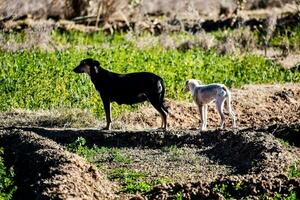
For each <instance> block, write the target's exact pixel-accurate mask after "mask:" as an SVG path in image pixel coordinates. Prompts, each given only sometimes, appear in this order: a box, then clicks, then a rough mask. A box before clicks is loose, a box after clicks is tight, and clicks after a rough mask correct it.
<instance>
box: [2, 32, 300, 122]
mask: <svg viewBox="0 0 300 200" xmlns="http://www.w3.org/2000/svg"><path fill="white" fill-rule="evenodd" d="M52 37H53V38H54V39H55V40H56V42H59V43H61V44H64V45H66V44H69V45H70V47H69V48H68V49H66V50H64V51H54V52H53V51H52V52H46V51H41V50H38V49H36V50H30V51H29V50H22V51H17V52H7V51H0V57H1V59H0V91H1V93H0V102H1V103H0V111H7V110H11V109H12V108H21V109H30V110H36V109H52V108H62V107H63V108H80V109H88V110H90V111H91V112H93V113H94V114H96V115H97V116H98V117H102V116H103V115H104V113H103V108H102V104H101V100H100V98H99V95H98V93H97V92H96V91H95V89H94V87H93V85H92V83H91V81H90V80H89V78H88V77H87V76H86V75H82V74H81V75H79V74H75V73H74V72H73V71H72V69H73V68H74V67H75V66H76V65H78V63H79V61H80V60H81V59H84V58H87V57H92V58H95V59H98V60H100V62H101V63H102V66H103V67H104V68H106V69H109V70H112V71H115V72H119V73H129V72H135V71H149V72H154V73H156V74H158V75H160V76H161V77H163V78H164V80H165V82H166V96H167V97H168V98H173V99H186V98H187V97H188V95H187V94H184V93H183V91H182V88H183V87H184V83H185V80H186V79H189V78H197V79H200V80H202V81H203V82H205V83H212V82H222V83H224V84H226V85H228V86H229V87H240V86H242V85H244V84H250V83H275V82H276V83H278V82H279V83H283V82H299V81H300V74H299V72H295V73H292V72H290V71H286V70H282V69H281V67H280V66H279V65H278V64H275V63H274V62H272V61H269V60H266V59H264V58H262V57H259V56H255V55H250V54H249V55H245V56H227V55H225V56H220V55H218V54H217V53H215V52H214V51H208V52H205V51H203V50H200V49H194V50H189V51H187V52H185V53H182V52H178V51H177V50H164V49H163V48H162V47H159V46H157V47H154V48H150V49H138V48H136V47H135V46H134V45H133V44H132V43H131V42H126V40H125V39H124V38H125V36H124V35H120V34H117V35H115V36H114V37H112V36H104V35H103V34H102V33H95V34H92V35H91V34H90V35H85V34H83V33H77V32H75V33H65V34H61V35H60V34H59V33H58V32H54V33H53V35H52ZM103 43H108V44H109V47H108V48H102V47H101V44H103ZM76 45H79V46H80V45H83V46H85V45H93V46H92V47H91V48H90V49H88V50H84V49H82V48H77V47H76ZM125 109H132V107H130V106H113V115H114V116H116V115H118V114H119V113H121V112H122V111H124V110H125Z"/></svg>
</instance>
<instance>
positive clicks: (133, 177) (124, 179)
mask: <svg viewBox="0 0 300 200" xmlns="http://www.w3.org/2000/svg"><path fill="white" fill-rule="evenodd" d="M148 176H149V175H148V174H146V173H144V172H140V171H135V170H131V169H128V168H115V169H113V170H112V171H111V172H110V173H109V175H108V178H109V179H110V180H113V181H118V182H119V183H120V184H121V186H122V187H121V190H120V192H125V193H132V194H135V193H145V192H149V191H150V190H151V189H152V188H153V187H154V186H155V185H158V184H164V183H167V182H169V180H167V179H163V178H157V179H155V180H152V181H149V180H148Z"/></svg>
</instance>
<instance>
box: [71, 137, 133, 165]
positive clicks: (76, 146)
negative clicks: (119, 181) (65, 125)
mask: <svg viewBox="0 0 300 200" xmlns="http://www.w3.org/2000/svg"><path fill="white" fill-rule="evenodd" d="M67 148H68V149H69V151H71V152H74V153H76V154H78V155H80V156H83V157H85V158H86V159H87V160H88V161H89V162H96V163H97V162H99V161H101V160H102V159H104V160H110V161H112V162H115V163H123V164H129V163H131V162H132V160H131V159H130V158H128V157H126V156H125V155H123V154H122V152H121V151H120V149H117V148H107V147H101V148H99V147H97V146H96V145H94V146H93V147H92V148H89V147H87V146H86V140H85V139H84V138H83V137H78V138H77V139H76V140H75V141H74V142H73V143H71V144H69V145H67Z"/></svg>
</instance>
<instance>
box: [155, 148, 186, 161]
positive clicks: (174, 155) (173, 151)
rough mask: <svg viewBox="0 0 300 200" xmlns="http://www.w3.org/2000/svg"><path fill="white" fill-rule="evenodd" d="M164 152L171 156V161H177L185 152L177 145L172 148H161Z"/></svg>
mask: <svg viewBox="0 0 300 200" xmlns="http://www.w3.org/2000/svg"><path fill="white" fill-rule="evenodd" d="M161 151H162V152H165V153H167V154H168V155H169V156H170V158H169V159H170V160H171V161H176V160H178V159H179V156H180V155H182V154H183V153H184V152H183V151H182V150H181V149H179V148H178V147H177V146H176V145H172V146H164V147H162V148H161Z"/></svg>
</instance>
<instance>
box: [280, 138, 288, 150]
mask: <svg viewBox="0 0 300 200" xmlns="http://www.w3.org/2000/svg"><path fill="white" fill-rule="evenodd" d="M278 141H279V142H280V144H282V145H283V146H284V147H286V148H289V147H290V144H289V142H288V141H285V140H284V139H281V138H278Z"/></svg>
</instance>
